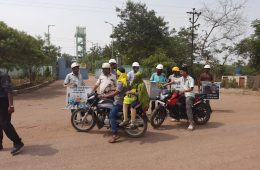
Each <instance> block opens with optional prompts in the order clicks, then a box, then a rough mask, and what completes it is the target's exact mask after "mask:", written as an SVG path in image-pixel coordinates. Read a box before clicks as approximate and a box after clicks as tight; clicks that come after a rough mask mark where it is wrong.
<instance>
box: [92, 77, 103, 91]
mask: <svg viewBox="0 0 260 170" xmlns="http://www.w3.org/2000/svg"><path fill="white" fill-rule="evenodd" d="M100 84H101V79H100V77H99V78H98V80H97V83H96V84H95V86H94V87H93V90H92V91H96V90H97V88H98V87H99V86H100Z"/></svg>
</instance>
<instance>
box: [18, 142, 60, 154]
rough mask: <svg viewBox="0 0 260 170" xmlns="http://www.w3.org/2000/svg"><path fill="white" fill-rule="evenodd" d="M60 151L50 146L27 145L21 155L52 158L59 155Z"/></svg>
mask: <svg viewBox="0 0 260 170" xmlns="http://www.w3.org/2000/svg"><path fill="white" fill-rule="evenodd" d="M58 152H59V150H57V149H55V148H52V146H51V145H50V144H47V145H25V146H24V148H23V151H22V152H21V153H20V154H21V155H32V156H50V155H55V154H56V153H58Z"/></svg>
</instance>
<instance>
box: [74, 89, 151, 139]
mask: <svg viewBox="0 0 260 170" xmlns="http://www.w3.org/2000/svg"><path fill="white" fill-rule="evenodd" d="M112 107H113V100H110V99H101V98H100V97H99V95H98V94H97V93H96V92H93V93H91V94H89V95H88V100H87V103H86V105H85V107H84V108H82V109H77V110H75V111H74V112H73V114H72V115H71V124H72V126H73V127H74V128H75V129H76V130H77V131H79V132H88V131H90V130H91V129H92V128H93V127H94V126H95V125H97V127H98V128H99V129H101V128H102V127H106V128H108V129H109V128H110V126H111V125H110V121H109V117H108V115H109V113H110V111H111V109H112ZM129 113H130V112H129ZM129 117H130V114H129ZM122 121H123V112H122V111H120V112H118V117H117V126H118V127H119V124H120V123H121V122H122ZM119 128H120V129H122V130H123V131H124V132H125V133H126V134H127V135H128V136H130V137H134V138H137V137H141V136H143V135H144V134H145V132H146V131H147V117H146V113H144V112H143V111H142V110H141V109H140V108H138V109H137V114H136V120H135V123H134V127H132V126H131V127H130V126H129V125H126V126H124V127H119Z"/></svg>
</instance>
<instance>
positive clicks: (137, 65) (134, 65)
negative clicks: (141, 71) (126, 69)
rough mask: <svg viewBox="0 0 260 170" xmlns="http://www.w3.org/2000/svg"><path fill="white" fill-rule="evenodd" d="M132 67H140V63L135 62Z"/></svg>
mask: <svg viewBox="0 0 260 170" xmlns="http://www.w3.org/2000/svg"><path fill="white" fill-rule="evenodd" d="M132 67H140V65H139V63H138V62H133V64H132Z"/></svg>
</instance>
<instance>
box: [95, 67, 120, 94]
mask: <svg viewBox="0 0 260 170" xmlns="http://www.w3.org/2000/svg"><path fill="white" fill-rule="evenodd" d="M98 87H100V88H99V89H100V94H105V93H109V92H111V91H114V90H115V88H116V75H114V74H111V67H110V64H109V63H103V64H102V73H101V75H100V76H99V78H98V80H97V83H96V85H95V86H94V88H93V91H96V90H97V88H98Z"/></svg>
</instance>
